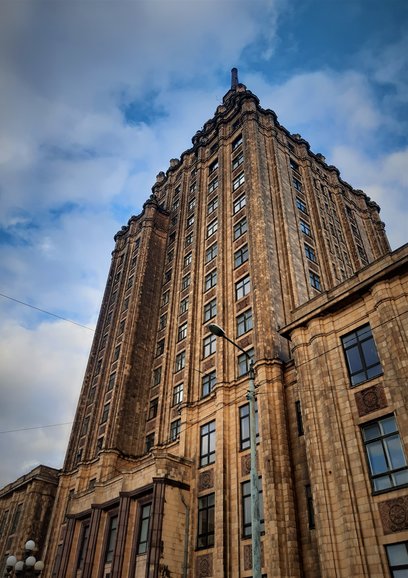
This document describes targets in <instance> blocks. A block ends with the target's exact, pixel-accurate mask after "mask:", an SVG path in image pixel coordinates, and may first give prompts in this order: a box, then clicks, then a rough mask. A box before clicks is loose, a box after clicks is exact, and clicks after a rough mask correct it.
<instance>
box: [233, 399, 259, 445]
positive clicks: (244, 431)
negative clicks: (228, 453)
mask: <svg viewBox="0 0 408 578" xmlns="http://www.w3.org/2000/svg"><path fill="white" fill-rule="evenodd" d="M238 418H239V449H240V451H244V450H248V449H249V448H250V447H251V434H250V427H251V415H250V412H249V403H244V404H243V405H240V406H239V408H238ZM255 432H256V443H257V444H259V442H260V441H261V438H260V434H259V415H258V403H257V402H255Z"/></svg>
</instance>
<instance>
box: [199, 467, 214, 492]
mask: <svg viewBox="0 0 408 578" xmlns="http://www.w3.org/2000/svg"><path fill="white" fill-rule="evenodd" d="M213 487H214V469H211V470H206V471H205V472H201V473H200V475H199V478H198V489H199V491H201V490H208V489H210V488H213Z"/></svg>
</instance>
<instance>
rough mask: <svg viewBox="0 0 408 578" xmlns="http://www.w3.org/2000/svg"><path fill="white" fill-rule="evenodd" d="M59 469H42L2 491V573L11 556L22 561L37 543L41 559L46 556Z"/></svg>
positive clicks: (0, 509) (0, 494) (0, 571)
mask: <svg viewBox="0 0 408 578" xmlns="http://www.w3.org/2000/svg"><path fill="white" fill-rule="evenodd" d="M58 474H59V470H56V469H54V468H49V467H47V466H38V467H36V468H34V469H33V470H31V472H29V473H28V474H26V475H25V476H21V478H18V480H16V481H15V482H13V483H11V484H8V485H7V486H5V487H4V488H2V489H1V490H0V561H1V562H0V573H1V575H3V572H4V569H5V560H6V558H7V557H8V556H9V555H10V554H14V555H15V556H17V558H18V559H21V558H22V554H23V550H24V544H25V543H26V541H27V540H34V542H35V543H36V545H37V547H38V551H37V552H36V554H35V555H36V557H37V559H41V557H42V556H43V555H44V548H45V539H46V533H47V528H48V522H49V519H50V517H51V512H52V508H53V505H54V498H55V494H56V492H57V486H58Z"/></svg>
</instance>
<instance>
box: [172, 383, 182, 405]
mask: <svg viewBox="0 0 408 578" xmlns="http://www.w3.org/2000/svg"><path fill="white" fill-rule="evenodd" d="M183 397H184V383H183V382H182V381H181V382H180V383H176V385H175V386H174V387H173V395H172V404H171V405H172V407H175V406H177V405H180V404H181V403H182V401H183Z"/></svg>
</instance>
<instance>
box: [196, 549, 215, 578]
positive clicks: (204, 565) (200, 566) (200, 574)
mask: <svg viewBox="0 0 408 578" xmlns="http://www.w3.org/2000/svg"><path fill="white" fill-rule="evenodd" d="M212 575H213V561H212V554H205V555H204V556H198V557H197V562H196V576H197V578H207V577H208V576H212Z"/></svg>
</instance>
